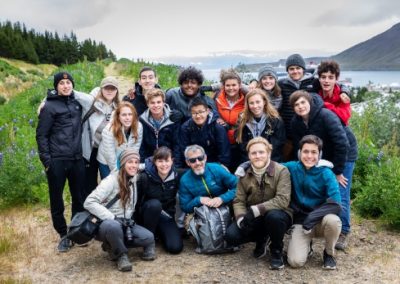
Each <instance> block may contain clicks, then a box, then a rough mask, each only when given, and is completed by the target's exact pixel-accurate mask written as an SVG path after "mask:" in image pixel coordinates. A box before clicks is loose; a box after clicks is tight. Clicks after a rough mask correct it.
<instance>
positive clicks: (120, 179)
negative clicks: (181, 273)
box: [84, 149, 156, 271]
mask: <svg viewBox="0 0 400 284" xmlns="http://www.w3.org/2000/svg"><path fill="white" fill-rule="evenodd" d="M139 163H140V156H139V154H138V152H137V151H135V150H133V149H127V150H124V151H123V152H122V153H121V155H120V157H119V164H120V169H119V171H115V172H112V173H111V174H110V175H109V176H108V177H107V178H105V179H104V180H102V181H101V183H100V184H99V186H98V187H97V188H96V189H95V190H94V191H93V192H92V193H91V194H90V195H89V196H88V197H87V198H86V201H85V203H84V207H85V209H86V210H88V211H89V212H90V213H92V214H93V215H95V216H97V217H98V218H99V219H101V220H102V222H101V224H100V227H99V231H98V233H97V235H96V237H95V238H96V239H97V240H99V241H101V242H103V244H102V249H103V250H104V251H106V252H108V253H109V256H110V258H111V259H112V260H117V267H118V270H120V271H131V270H132V264H131V262H130V261H129V258H128V254H127V253H128V247H143V248H144V250H143V255H142V259H143V260H154V259H155V258H156V254H155V242H154V235H153V233H151V232H150V231H149V230H147V229H146V228H144V227H142V226H140V225H137V224H135V222H134V221H133V219H132V216H133V213H134V211H135V206H136V202H137V199H138V198H137V196H138V193H137V185H136V180H137V171H138V168H139ZM117 194H118V195H119V199H118V200H117V201H116V202H115V203H114V204H113V205H112V206H111V207H110V208H108V209H107V208H106V204H108V203H109V202H110V201H111V200H112V199H114V197H115V196H117ZM127 224H128V226H127ZM128 230H129V233H130V236H128V234H127V231H128Z"/></svg>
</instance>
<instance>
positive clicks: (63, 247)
mask: <svg viewBox="0 0 400 284" xmlns="http://www.w3.org/2000/svg"><path fill="white" fill-rule="evenodd" d="M71 247H72V241H71V240H70V239H68V238H67V237H66V236H64V237H62V238H61V240H60V242H59V243H58V246H57V249H58V251H59V252H67V251H69V250H70V249H71Z"/></svg>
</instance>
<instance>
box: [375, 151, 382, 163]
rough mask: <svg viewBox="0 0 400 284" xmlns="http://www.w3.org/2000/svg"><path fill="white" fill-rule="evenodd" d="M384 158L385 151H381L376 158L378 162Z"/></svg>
mask: <svg viewBox="0 0 400 284" xmlns="http://www.w3.org/2000/svg"><path fill="white" fill-rule="evenodd" d="M382 157H383V151H382V150H381V151H379V153H378V155H377V156H376V160H377V161H378V162H379V161H380V160H381V159H382Z"/></svg>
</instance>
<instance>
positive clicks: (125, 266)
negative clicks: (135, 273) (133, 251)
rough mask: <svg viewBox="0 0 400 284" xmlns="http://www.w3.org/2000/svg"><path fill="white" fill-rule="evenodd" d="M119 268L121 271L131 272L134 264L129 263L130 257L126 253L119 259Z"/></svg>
mask: <svg viewBox="0 0 400 284" xmlns="http://www.w3.org/2000/svg"><path fill="white" fill-rule="evenodd" d="M117 267H118V270H119V271H131V270H132V263H131V262H130V261H129V258H128V255H127V254H126V253H123V254H121V256H120V257H119V258H118V262H117Z"/></svg>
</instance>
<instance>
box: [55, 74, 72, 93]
mask: <svg viewBox="0 0 400 284" xmlns="http://www.w3.org/2000/svg"><path fill="white" fill-rule="evenodd" d="M63 79H68V80H70V81H71V83H72V87H75V83H74V79H72V76H71V74H69V73H68V72H65V71H63V72H58V73H57V74H55V75H54V83H53V86H54V90H57V86H58V83H60V81H61V80H63Z"/></svg>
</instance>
